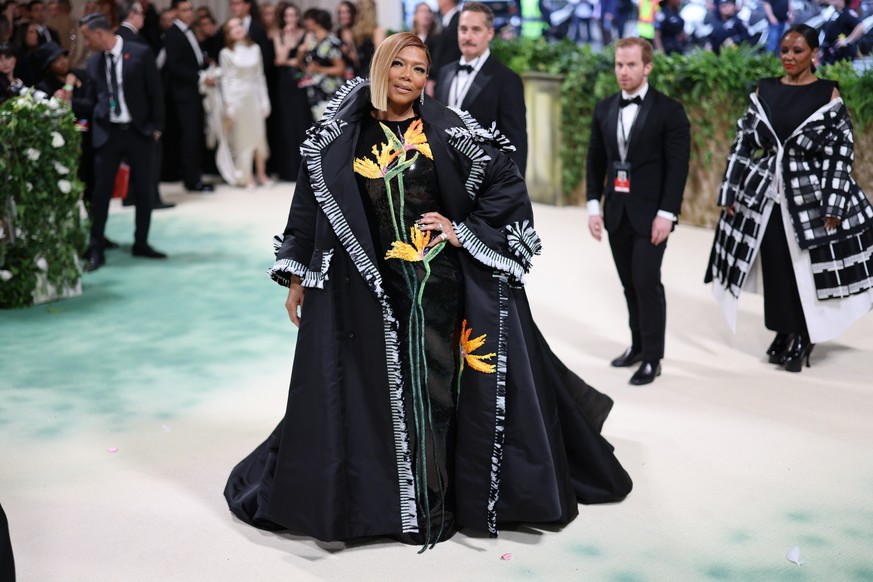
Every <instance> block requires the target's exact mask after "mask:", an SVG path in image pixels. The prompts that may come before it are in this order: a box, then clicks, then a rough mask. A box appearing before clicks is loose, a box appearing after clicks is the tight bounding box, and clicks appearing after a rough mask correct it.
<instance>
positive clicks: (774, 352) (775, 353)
mask: <svg viewBox="0 0 873 582" xmlns="http://www.w3.org/2000/svg"><path fill="white" fill-rule="evenodd" d="M791 337H792V336H791V334H790V333H783V332H781V331H780V332H779V333H777V334H776V337H775V338H774V339H773V343H771V344H770V347H769V348H767V357H768V360H769V361H770V363H771V364H781V363H782V360H783V358H784V357H785V352H787V351H788V346H789V345H790V344H791Z"/></svg>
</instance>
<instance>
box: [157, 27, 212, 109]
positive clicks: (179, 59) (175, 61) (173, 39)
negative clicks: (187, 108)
mask: <svg viewBox="0 0 873 582" xmlns="http://www.w3.org/2000/svg"><path fill="white" fill-rule="evenodd" d="M164 48H165V49H166V51H167V61H166V64H165V65H164V68H163V72H164V75H165V77H166V83H167V95H168V96H169V97H170V99H172V100H173V101H175V102H177V103H184V102H191V101H197V102H199V101H200V100H201V96H200V88H199V82H200V69H201V66H200V63H198V62H197V54H196V53H195V52H194V47H192V46H191V43H190V42H189V41H188V37H187V35H186V34H185V33H184V32H182V29H181V28H179V27H178V26H176V25H175V24H173V26H171V27H170V28H169V30H167V33H166V35H165V36H164ZM204 56H205V55H204ZM204 65H205V58H204Z"/></svg>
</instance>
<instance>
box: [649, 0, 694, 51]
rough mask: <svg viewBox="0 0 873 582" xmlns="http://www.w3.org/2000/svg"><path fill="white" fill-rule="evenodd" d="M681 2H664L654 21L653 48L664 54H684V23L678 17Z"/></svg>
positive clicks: (685, 37) (679, 0)
mask: <svg viewBox="0 0 873 582" xmlns="http://www.w3.org/2000/svg"><path fill="white" fill-rule="evenodd" d="M681 5H682V0H665V1H664V3H662V4H661V10H660V11H659V12H658V15H657V17H656V19H655V48H657V49H659V50H662V51H664V53H665V54H668V55H672V54H682V53H683V52H685V42H686V40H687V38H688V35H687V34H685V21H684V20H683V19H682V17H681V16H679V8H680V6H681Z"/></svg>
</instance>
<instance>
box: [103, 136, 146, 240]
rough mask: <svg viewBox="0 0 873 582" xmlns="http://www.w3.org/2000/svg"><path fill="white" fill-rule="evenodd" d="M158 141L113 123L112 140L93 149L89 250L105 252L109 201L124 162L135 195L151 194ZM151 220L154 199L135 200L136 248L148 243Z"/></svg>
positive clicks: (137, 198)
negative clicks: (104, 243)
mask: <svg viewBox="0 0 873 582" xmlns="http://www.w3.org/2000/svg"><path fill="white" fill-rule="evenodd" d="M154 155H155V142H154V140H153V139H151V138H150V137H146V136H144V135H142V134H141V133H139V132H138V131H137V130H136V129H134V128H133V126H132V125H130V124H112V125H111V126H110V129H109V139H107V140H106V143H105V144H103V145H102V146H101V147H99V148H97V149H96V150H94V177H95V183H94V198H93V206H92V208H91V242H90V245H89V249H91V250H96V251H97V252H100V253H102V252H103V236H104V232H105V230H106V220H107V218H108V216H109V199H110V198H111V197H112V190H113V188H114V187H115V174H117V173H118V166H120V165H121V160H123V159H126V160H127V161H128V165H129V166H130V177H131V180H132V181H133V182H134V188H135V191H136V192H151V191H152V187H153V186H152V180H153V179H154V177H153V176H152V169H153V168H154V162H153V159H152V158H153V157H154ZM151 220H152V197H151V196H137V197H136V231H135V233H134V237H133V241H134V246H140V247H141V246H145V245H146V244H148V236H149V226H150V224H151Z"/></svg>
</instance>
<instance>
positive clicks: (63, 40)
mask: <svg viewBox="0 0 873 582" xmlns="http://www.w3.org/2000/svg"><path fill="white" fill-rule="evenodd" d="M54 5H55V10H56V14H55V16H53V17H51V18H49V20H48V27H49V29H51V30H55V31H57V34H58V44H60V45H61V46H62V47H64V48H65V49H67V50H68V51H71V50H72V48H73V40H74V39H76V38H78V37H79V28H78V24H77V23H76V19H75V18H73V16H72V14H71V13H72V11H73V7H72V6H71V5H70V0H57V1H56V2H55V3H54Z"/></svg>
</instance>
